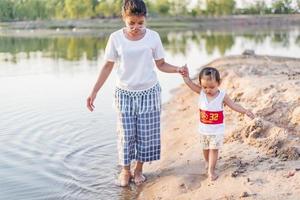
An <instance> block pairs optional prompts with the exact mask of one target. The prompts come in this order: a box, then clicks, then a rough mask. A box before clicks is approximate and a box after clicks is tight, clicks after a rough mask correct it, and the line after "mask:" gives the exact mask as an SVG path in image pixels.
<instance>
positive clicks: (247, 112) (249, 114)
mask: <svg viewBox="0 0 300 200" xmlns="http://www.w3.org/2000/svg"><path fill="white" fill-rule="evenodd" d="M245 114H246V115H247V116H248V117H250V118H251V119H254V118H255V115H254V114H253V113H252V112H251V111H250V110H246V112H245Z"/></svg>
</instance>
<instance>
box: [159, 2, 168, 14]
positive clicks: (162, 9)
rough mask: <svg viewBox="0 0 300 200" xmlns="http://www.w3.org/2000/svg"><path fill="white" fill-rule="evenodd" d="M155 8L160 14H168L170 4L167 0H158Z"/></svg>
mask: <svg viewBox="0 0 300 200" xmlns="http://www.w3.org/2000/svg"><path fill="white" fill-rule="evenodd" d="M156 10H157V12H158V13H159V14H161V15H168V14H169V11H170V5H169V1H168V0H160V1H158V2H157V3H156Z"/></svg>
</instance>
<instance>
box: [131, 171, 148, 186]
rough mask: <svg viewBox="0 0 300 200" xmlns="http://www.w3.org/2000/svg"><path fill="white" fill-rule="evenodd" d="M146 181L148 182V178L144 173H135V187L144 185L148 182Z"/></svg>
mask: <svg viewBox="0 0 300 200" xmlns="http://www.w3.org/2000/svg"><path fill="white" fill-rule="evenodd" d="M146 180H147V177H146V176H145V175H144V174H143V173H142V172H138V173H136V172H135V173H134V178H133V181H134V183H135V185H137V186H139V185H141V184H142V183H144V182H146Z"/></svg>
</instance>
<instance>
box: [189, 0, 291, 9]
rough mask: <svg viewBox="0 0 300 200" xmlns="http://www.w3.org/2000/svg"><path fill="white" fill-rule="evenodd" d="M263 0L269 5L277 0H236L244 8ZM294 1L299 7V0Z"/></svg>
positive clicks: (194, 0)
mask: <svg viewBox="0 0 300 200" xmlns="http://www.w3.org/2000/svg"><path fill="white" fill-rule="evenodd" d="M191 1H192V4H195V3H196V2H197V0H191ZM263 1H264V2H265V3H266V4H267V5H271V4H272V3H273V2H275V1H276V0H235V2H236V7H237V8H244V7H247V6H249V5H251V4H254V3H255V2H263ZM292 2H293V6H294V7H297V0H292Z"/></svg>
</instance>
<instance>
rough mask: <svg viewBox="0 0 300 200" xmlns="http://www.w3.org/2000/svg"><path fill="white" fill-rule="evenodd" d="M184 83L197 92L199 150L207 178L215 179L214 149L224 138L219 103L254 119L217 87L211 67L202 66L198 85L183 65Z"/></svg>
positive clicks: (215, 151)
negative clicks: (201, 153)
mask: <svg viewBox="0 0 300 200" xmlns="http://www.w3.org/2000/svg"><path fill="white" fill-rule="evenodd" d="M183 77H184V82H185V83H186V84H187V85H188V86H189V88H191V89H192V90H193V91H194V92H196V93H198V94H199V100H198V108H199V117H200V120H199V132H200V143H201V147H202V149H203V155H204V159H205V161H206V166H208V176H209V179H210V180H211V181H214V180H216V179H217V178H218V175H217V174H216V173H215V167H216V163H217V159H218V152H219V149H220V148H221V146H222V144H223V138H224V114H223V105H227V106H228V107H229V108H231V109H232V110H234V111H237V112H239V113H242V114H246V115H247V116H248V117H250V118H252V119H253V118H254V115H253V113H252V112H251V111H250V110H246V109H245V108H243V107H242V106H240V105H238V104H236V103H234V102H233V101H232V100H231V99H230V98H229V96H228V95H227V94H226V93H225V91H223V90H220V89H219V86H220V84H221V78H220V73H219V71H218V70H217V69H215V68H212V67H205V68H203V69H202V70H201V71H200V74H199V83H200V84H199V85H198V84H195V83H193V82H192V81H191V79H190V78H189V73H188V69H187V67H185V68H184V73H183Z"/></svg>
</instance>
